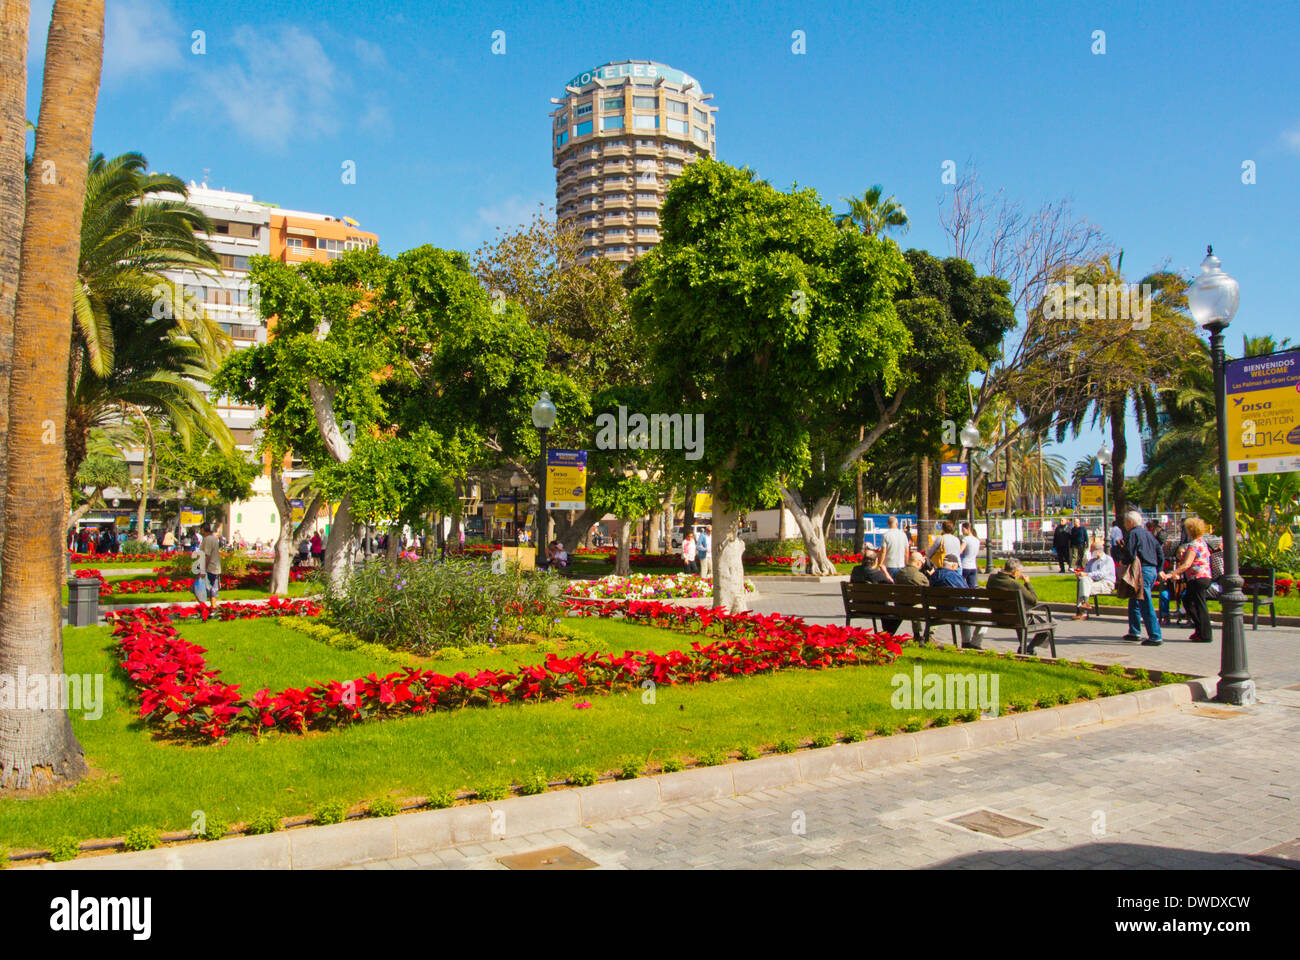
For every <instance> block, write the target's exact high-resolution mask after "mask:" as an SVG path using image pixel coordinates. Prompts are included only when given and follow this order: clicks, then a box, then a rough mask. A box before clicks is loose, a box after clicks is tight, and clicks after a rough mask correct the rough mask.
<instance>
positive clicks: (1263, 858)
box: [1250, 839, 1300, 870]
mask: <svg viewBox="0 0 1300 960" xmlns="http://www.w3.org/2000/svg"><path fill="white" fill-rule="evenodd" d="M1250 859H1251V860H1258V861H1260V862H1261V863H1269V864H1272V865H1273V866H1275V867H1286V868H1287V869H1289V870H1300V839H1296V840H1292V841H1291V842H1290V843H1283V844H1280V845H1278V846H1276V847H1269V848H1268V849H1267V850H1261V851H1260V852H1259V853H1256V854H1252V855H1251V857H1250Z"/></svg>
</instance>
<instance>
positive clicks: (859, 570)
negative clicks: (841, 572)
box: [849, 547, 894, 583]
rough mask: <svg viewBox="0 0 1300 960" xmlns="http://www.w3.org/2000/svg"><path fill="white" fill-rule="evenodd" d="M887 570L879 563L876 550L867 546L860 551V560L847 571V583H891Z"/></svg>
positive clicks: (891, 578) (892, 579)
mask: <svg viewBox="0 0 1300 960" xmlns="http://www.w3.org/2000/svg"><path fill="white" fill-rule="evenodd" d="M893 582H894V578H893V577H891V576H890V575H889V571H888V570H886V569H885V568H884V567H882V566H881V565H880V558H879V557H878V556H877V555H876V551H875V550H873V549H872V548H871V547H867V548H866V549H865V550H863V551H862V562H861V563H859V564H858V565H857V566H856V567H854V568H853V569H852V570H850V571H849V583H893Z"/></svg>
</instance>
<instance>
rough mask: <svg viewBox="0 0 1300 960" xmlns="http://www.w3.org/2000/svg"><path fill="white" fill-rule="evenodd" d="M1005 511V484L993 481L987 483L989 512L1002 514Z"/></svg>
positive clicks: (1003, 481) (1000, 481) (1001, 481)
mask: <svg viewBox="0 0 1300 960" xmlns="http://www.w3.org/2000/svg"><path fill="white" fill-rule="evenodd" d="M1006 509H1007V482H1006V481H1005V480H993V481H990V483H989V512H990V513H993V512H1003V511H1005V510H1006Z"/></svg>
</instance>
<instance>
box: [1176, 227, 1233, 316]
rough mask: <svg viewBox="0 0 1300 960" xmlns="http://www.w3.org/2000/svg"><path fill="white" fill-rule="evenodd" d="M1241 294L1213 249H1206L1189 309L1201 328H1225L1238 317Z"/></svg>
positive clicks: (1192, 289)
mask: <svg viewBox="0 0 1300 960" xmlns="http://www.w3.org/2000/svg"><path fill="white" fill-rule="evenodd" d="M1239 295H1240V291H1239V289H1238V287H1237V281H1236V280H1234V279H1232V277H1230V276H1228V275H1227V274H1226V273H1224V272H1223V270H1222V269H1221V262H1220V260H1219V258H1218V257H1216V256H1215V255H1214V248H1213V247H1206V248H1205V259H1204V260H1202V261H1201V275H1200V276H1199V277H1197V278H1196V281H1195V282H1194V283H1193V284H1192V285H1191V286H1190V287H1189V288H1188V289H1187V306H1188V308H1189V309H1190V310H1191V311H1192V318H1193V319H1194V320H1195V321H1196V323H1197V325H1198V326H1201V327H1206V328H1208V329H1214V328H1218V329H1222V328H1223V327H1226V326H1227V325H1228V324H1230V323H1231V322H1232V318H1233V317H1235V316H1236V315H1237V303H1238V300H1239Z"/></svg>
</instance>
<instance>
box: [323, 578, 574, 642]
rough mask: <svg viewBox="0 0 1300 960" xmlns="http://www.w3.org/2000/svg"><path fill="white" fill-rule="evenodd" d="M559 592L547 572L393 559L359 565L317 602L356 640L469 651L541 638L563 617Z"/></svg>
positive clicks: (557, 583)
mask: <svg viewBox="0 0 1300 960" xmlns="http://www.w3.org/2000/svg"><path fill="white" fill-rule="evenodd" d="M561 594H562V579H561V578H560V577H558V576H557V575H556V574H554V573H551V572H549V571H537V570H521V569H519V568H518V567H517V566H510V567H508V568H507V569H506V572H504V573H493V572H492V567H491V565H490V564H484V563H481V562H478V561H475V560H448V561H446V562H443V563H431V562H427V561H400V562H398V563H397V564H396V565H395V566H393V567H389V566H388V565H387V564H386V563H367V564H363V565H362V566H360V567H358V568H357V569H356V570H354V571H353V572H352V573H351V574H350V575H349V576H348V578H347V580H346V581H344V583H343V584H342V585H341V586H334V585H327V586H326V590H325V598H324V601H323V603H324V606H325V609H326V611H327V612H328V613H329V615H330V619H331V621H332V622H333V623H334V624H335V625H336V626H338V628H339V629H341V630H345V631H347V632H348V633H352V634H355V635H356V636H358V637H360V638H361V639H362V640H364V641H367V642H371V643H379V644H382V645H383V646H385V647H389V648H392V649H409V650H414V651H416V652H419V653H430V652H432V651H435V650H441V649H444V648H447V647H457V648H460V649H461V650H462V651H464V653H468V654H469V655H471V656H473V655H474V654H473V653H472V652H470V651H473V650H475V649H476V648H477V649H480V650H482V651H484V652H486V651H488V650H491V649H493V648H494V647H495V646H496V645H500V644H507V643H521V642H528V641H535V640H538V639H543V640H545V639H549V638H550V636H551V632H552V628H553V627H554V625H555V621H556V620H558V619H560V618H561V617H563V616H564V607H563V603H562V602H561V600H560V596H561ZM479 645H481V646H479Z"/></svg>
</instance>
